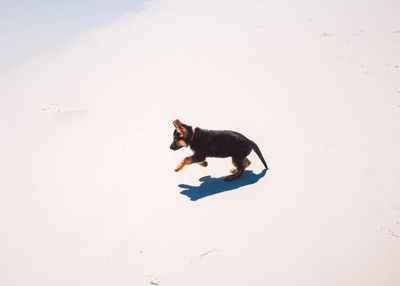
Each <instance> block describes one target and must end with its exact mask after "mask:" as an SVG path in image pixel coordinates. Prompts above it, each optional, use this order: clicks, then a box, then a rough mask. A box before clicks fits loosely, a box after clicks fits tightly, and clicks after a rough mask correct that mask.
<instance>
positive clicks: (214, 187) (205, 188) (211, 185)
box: [178, 169, 267, 201]
mask: <svg viewBox="0 0 400 286" xmlns="http://www.w3.org/2000/svg"><path fill="white" fill-rule="evenodd" d="M266 172H267V170H265V169H264V170H263V171H262V172H261V173H260V174H254V172H253V171H245V172H244V173H243V175H242V176H241V177H240V178H238V179H236V180H234V181H224V177H220V178H212V177H211V176H205V177H202V178H200V179H199V181H200V182H202V183H201V184H200V186H190V185H185V184H180V185H178V186H179V187H180V188H182V189H185V190H183V191H182V192H181V194H182V195H185V196H188V197H189V198H190V200H192V201H197V200H199V199H202V198H205V197H208V196H212V195H215V194H219V193H222V192H227V191H232V190H235V189H238V188H240V187H243V186H247V185H251V184H254V183H257V182H258V180H260V179H261V178H262V177H264V176H265V174H266Z"/></svg>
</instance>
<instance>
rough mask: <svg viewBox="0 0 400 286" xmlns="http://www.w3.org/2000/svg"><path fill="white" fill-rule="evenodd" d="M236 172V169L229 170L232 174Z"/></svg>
mask: <svg viewBox="0 0 400 286" xmlns="http://www.w3.org/2000/svg"><path fill="white" fill-rule="evenodd" d="M236 171H237V169H236V168H233V169H231V170H230V171H229V172H231V173H232V174H233V173H235V172H236Z"/></svg>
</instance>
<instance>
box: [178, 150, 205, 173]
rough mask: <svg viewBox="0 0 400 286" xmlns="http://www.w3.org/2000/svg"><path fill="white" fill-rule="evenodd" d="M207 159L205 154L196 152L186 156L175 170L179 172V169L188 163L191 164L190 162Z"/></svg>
mask: <svg viewBox="0 0 400 286" xmlns="http://www.w3.org/2000/svg"><path fill="white" fill-rule="evenodd" d="M205 159H206V157H205V156H202V155H197V154H194V155H192V156H190V157H186V158H184V159H183V160H182V161H181V162H180V163H179V165H178V166H177V167H176V168H175V172H179V171H180V170H182V169H183V167H185V166H186V165H190V164H193V163H199V162H203V161H204V160H205Z"/></svg>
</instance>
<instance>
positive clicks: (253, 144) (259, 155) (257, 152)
mask: <svg viewBox="0 0 400 286" xmlns="http://www.w3.org/2000/svg"><path fill="white" fill-rule="evenodd" d="M249 141H250V144H251V148H253V150H254V152H256V154H257V155H258V157H259V158H260V160H261V162H262V163H263V164H264V166H265V169H267V170H268V166H267V163H265V160H264V157H263V155H262V154H261V151H260V148H258V146H257V144H256V143H254V142H253V141H251V140H249Z"/></svg>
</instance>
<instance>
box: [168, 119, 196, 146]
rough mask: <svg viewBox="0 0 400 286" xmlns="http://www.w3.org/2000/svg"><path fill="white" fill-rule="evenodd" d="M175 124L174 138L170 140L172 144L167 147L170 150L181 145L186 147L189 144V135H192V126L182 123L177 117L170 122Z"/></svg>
mask: <svg viewBox="0 0 400 286" xmlns="http://www.w3.org/2000/svg"><path fill="white" fill-rule="evenodd" d="M172 124H174V126H175V130H174V135H173V136H174V140H173V141H172V144H171V146H170V147H169V148H171V149H172V150H174V151H175V150H178V149H180V148H182V147H187V146H189V143H190V136H191V135H192V132H193V131H192V127H191V126H188V125H185V124H183V123H182V122H180V121H179V120H178V119H177V120H174V122H172Z"/></svg>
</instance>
